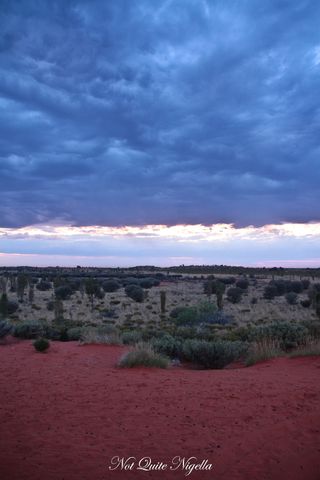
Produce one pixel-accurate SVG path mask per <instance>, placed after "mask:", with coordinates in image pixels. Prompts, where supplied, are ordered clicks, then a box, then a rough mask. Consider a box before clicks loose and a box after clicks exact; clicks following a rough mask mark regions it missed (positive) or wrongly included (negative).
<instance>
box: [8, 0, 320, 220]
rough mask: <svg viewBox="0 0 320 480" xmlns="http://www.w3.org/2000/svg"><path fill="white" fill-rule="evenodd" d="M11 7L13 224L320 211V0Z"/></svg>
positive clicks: (303, 215)
mask: <svg viewBox="0 0 320 480" xmlns="http://www.w3.org/2000/svg"><path fill="white" fill-rule="evenodd" d="M0 14H1V20H0V23H1V25H0V27H1V30H0V31H1V32H2V33H1V35H0V66H1V75H0V128H1V136H0V186H1V193H2V195H1V204H0V226H3V227H8V226H12V227H14V226H22V225H28V224H33V223H38V222H50V221H51V222H52V221H57V220H63V221H67V222H70V223H73V224H76V225H89V224H103V225H123V224H131V225H133V224H145V223H164V224H175V223H203V224H211V223H216V222H234V223H236V224H237V225H248V224H252V223H253V224H255V225H261V224H265V223H277V222H281V221H298V222H305V221H313V220H320V214H319V209H318V208H317V207H318V204H319V201H320V189H319V188H318V185H319V181H320V160H319V153H320V144H319V127H320V108H319V107H320V100H319V98H320V97H319V93H320V91H319V90H320V30H319V21H320V4H318V2H313V1H301V2H292V1H285V0H283V1H281V0H278V1H275V0H274V1H270V2H261V1H260V0H252V1H250V2H248V1H245V0H243V1H237V2H224V1H222V0H221V1H215V2H213V1H209V0H207V1H206V0H202V1H200V0H190V1H188V2H185V1H182V0H171V1H170V0H166V1H165V0H161V1H160V0H156V1H155V0H154V1H152V2H150V1H147V0H145V1H143V0H141V1H136V2H132V1H131V0H130V1H129V0H122V1H120V0H119V1H117V2H114V1H111V0H110V1H101V2H99V1H92V2H84V1H83V2H82V1H68V2H64V1H62V0H61V1H57V2H49V1H41V2H40V1H32V0H28V1H16V2H11V1H2V2H1V6H0Z"/></svg>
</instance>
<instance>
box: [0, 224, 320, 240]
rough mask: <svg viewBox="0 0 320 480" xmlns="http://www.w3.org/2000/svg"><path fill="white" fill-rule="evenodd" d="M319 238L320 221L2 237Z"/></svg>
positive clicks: (16, 231) (35, 229) (7, 233)
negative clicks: (259, 225)
mask: <svg viewBox="0 0 320 480" xmlns="http://www.w3.org/2000/svg"><path fill="white" fill-rule="evenodd" d="M318 236H319V237H320V223H305V224H299V223H283V224H279V225H264V226H262V227H254V226H248V227H240V228H236V227H235V226H234V225H233V224H224V223H221V224H214V225H209V226H206V225H202V224H199V225H173V226H167V225H144V226H123V227H108V226H98V225H92V226H82V227H76V226H72V225H42V224H39V225H31V226H27V227H21V228H0V238H3V237H7V238H8V237H14V238H41V237H42V238H61V239H63V238H70V237H77V238H102V237H113V238H119V237H133V238H145V239H147V238H158V239H161V238H162V239H174V240H176V241H180V242H198V241H228V240H232V239H239V240H240V239H245V240H261V241H266V240H272V239H274V238H279V237H294V238H306V237H309V238H312V237H318Z"/></svg>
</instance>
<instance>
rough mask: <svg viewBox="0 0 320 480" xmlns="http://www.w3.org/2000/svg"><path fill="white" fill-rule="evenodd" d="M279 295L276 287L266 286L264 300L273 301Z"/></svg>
mask: <svg viewBox="0 0 320 480" xmlns="http://www.w3.org/2000/svg"><path fill="white" fill-rule="evenodd" d="M277 295H278V290H277V287H276V286H275V285H272V284H269V285H266V286H265V288H264V292H263V298H265V299H266V300H273V299H274V297H276V296H277Z"/></svg>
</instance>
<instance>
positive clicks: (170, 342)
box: [151, 334, 183, 358]
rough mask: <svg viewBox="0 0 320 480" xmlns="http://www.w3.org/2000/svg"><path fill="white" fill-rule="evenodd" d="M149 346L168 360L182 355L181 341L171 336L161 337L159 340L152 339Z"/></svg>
mask: <svg viewBox="0 0 320 480" xmlns="http://www.w3.org/2000/svg"><path fill="white" fill-rule="evenodd" d="M151 344H152V346H153V348H154V349H155V351H156V352H158V353H161V354H163V355H166V356H168V357H170V358H174V357H180V356H181V354H182V344H183V341H182V339H179V338H176V337H173V336H172V335H168V334H167V335H163V336H162V337H160V338H153V339H152V340H151Z"/></svg>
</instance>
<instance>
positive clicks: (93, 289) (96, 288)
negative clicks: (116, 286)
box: [85, 278, 101, 308]
mask: <svg viewBox="0 0 320 480" xmlns="http://www.w3.org/2000/svg"><path fill="white" fill-rule="evenodd" d="M85 288H86V294H87V295H88V297H89V299H90V301H91V308H93V299H94V297H96V298H101V288H100V285H99V283H98V282H97V280H95V279H94V278H88V279H87V280H86V282H85Z"/></svg>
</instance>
